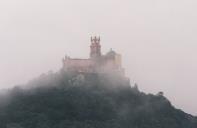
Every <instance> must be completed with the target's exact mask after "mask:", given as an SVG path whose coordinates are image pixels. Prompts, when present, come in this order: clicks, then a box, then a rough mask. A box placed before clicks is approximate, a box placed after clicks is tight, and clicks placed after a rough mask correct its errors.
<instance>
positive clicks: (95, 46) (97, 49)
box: [90, 36, 101, 58]
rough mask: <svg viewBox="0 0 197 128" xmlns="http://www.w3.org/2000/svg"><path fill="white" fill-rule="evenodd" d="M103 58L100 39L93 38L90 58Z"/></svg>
mask: <svg viewBox="0 0 197 128" xmlns="http://www.w3.org/2000/svg"><path fill="white" fill-rule="evenodd" d="M100 56H101V45H100V37H96V36H95V37H94V38H93V37H91V45H90V58H97V57H100Z"/></svg>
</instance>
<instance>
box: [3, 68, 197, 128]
mask: <svg viewBox="0 0 197 128" xmlns="http://www.w3.org/2000/svg"><path fill="white" fill-rule="evenodd" d="M30 86H31V88H25V89H24V88H23V89H22V88H20V87H15V88H13V89H11V90H9V92H8V94H7V96H4V97H1V101H6V102H1V104H0V127H1V128H197V119H196V118H195V117H193V116H191V115H189V114H186V113H184V112H183V111H181V110H178V109H176V108H174V107H173V106H172V105H171V103H170V102H169V101H168V100H167V99H166V98H165V97H164V96H162V95H152V94H148V95H146V94H145V93H142V92H140V91H139V90H138V89H137V87H130V84H129V82H128V81H127V80H126V79H125V78H121V77H117V76H108V75H98V74H83V75H79V74H68V73H66V72H58V73H55V74H53V73H51V74H48V75H42V76H40V77H39V78H37V79H35V80H33V81H31V82H29V83H28V85H26V87H30Z"/></svg>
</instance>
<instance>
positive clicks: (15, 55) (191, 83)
mask: <svg viewBox="0 0 197 128" xmlns="http://www.w3.org/2000/svg"><path fill="white" fill-rule="evenodd" d="M196 7H197V1H196V0H135V1H134V0H83V1H82V0H81V1H79V0H31V1H30V0H1V1H0V58H1V60H0V78H1V79H0V88H8V87H12V86H14V85H16V84H22V83H25V82H26V81H28V80H31V79H32V78H34V77H37V76H39V75H40V74H41V73H44V72H48V71H49V70H54V71H57V70H58V69H59V68H60V67H61V59H62V58H63V56H64V55H65V54H68V55H70V56H72V57H83V58H87V57H88V55H89V44H90V41H89V38H90V36H91V35H93V36H94V35H100V36H101V42H102V47H103V52H106V51H107V50H108V49H110V48H111V47H112V48H114V50H116V51H117V52H119V53H121V54H122V55H123V59H124V67H125V68H126V71H127V74H128V76H129V77H130V78H131V82H132V83H134V82H137V83H138V85H139V87H140V89H141V90H142V91H145V92H147V93H157V92H158V91H164V94H165V96H167V97H168V98H169V99H170V100H171V101H172V103H173V104H174V105H175V106H176V107H178V108H182V109H183V110H184V111H186V112H189V113H192V114H197V102H196V98H197V93H196V90H197V56H196V54H197V36H196V35H197V8H196Z"/></svg>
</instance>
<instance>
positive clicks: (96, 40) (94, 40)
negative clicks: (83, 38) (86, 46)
mask: <svg viewBox="0 0 197 128" xmlns="http://www.w3.org/2000/svg"><path fill="white" fill-rule="evenodd" d="M100 41H101V38H100V36H99V37H96V36H95V37H91V43H92V44H100Z"/></svg>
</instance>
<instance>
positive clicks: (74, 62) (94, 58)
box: [63, 37, 125, 75]
mask: <svg viewBox="0 0 197 128" xmlns="http://www.w3.org/2000/svg"><path fill="white" fill-rule="evenodd" d="M63 70H65V71H72V72H81V73H113V74H120V75H124V74H125V73H124V69H123V68H122V59H121V55H120V54H118V53H116V52H115V51H113V50H112V49H111V50H110V51H109V52H108V53H106V54H105V55H102V53H101V45H100V37H91V45H90V57H89V58H88V59H79V58H70V57H69V56H65V58H64V59H63Z"/></svg>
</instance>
